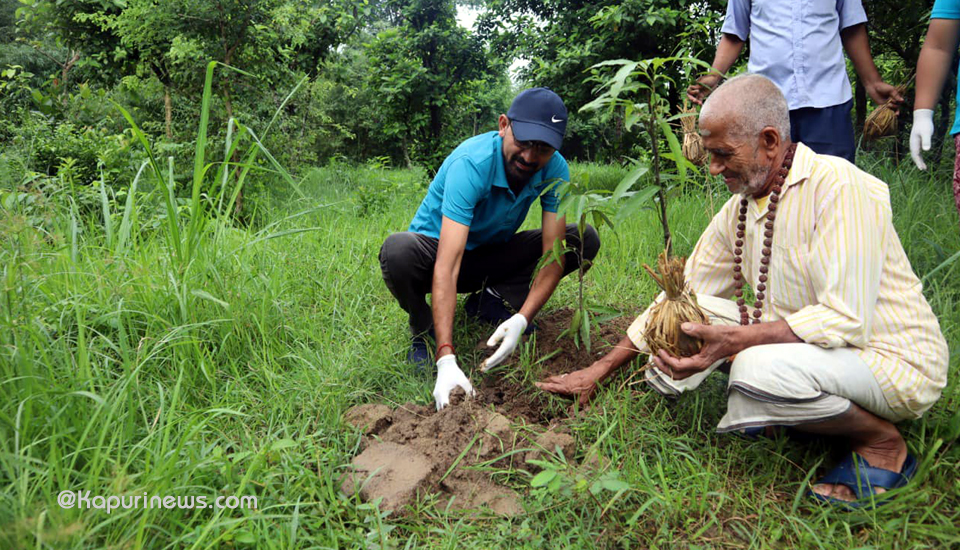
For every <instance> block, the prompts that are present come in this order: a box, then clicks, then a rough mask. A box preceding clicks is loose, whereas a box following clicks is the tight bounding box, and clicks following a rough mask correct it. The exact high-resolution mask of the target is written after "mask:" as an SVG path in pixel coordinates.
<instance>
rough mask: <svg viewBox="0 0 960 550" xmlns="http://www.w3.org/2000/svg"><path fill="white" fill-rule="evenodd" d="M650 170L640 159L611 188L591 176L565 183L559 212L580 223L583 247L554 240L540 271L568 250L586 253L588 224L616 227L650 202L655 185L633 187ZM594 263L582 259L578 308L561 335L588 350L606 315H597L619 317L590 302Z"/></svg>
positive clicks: (561, 193)
mask: <svg viewBox="0 0 960 550" xmlns="http://www.w3.org/2000/svg"><path fill="white" fill-rule="evenodd" d="M648 171H649V168H648V167H647V166H646V165H645V164H641V163H639V162H638V163H636V164H635V167H634V168H633V170H631V171H630V173H628V174H627V175H626V176H625V177H624V178H623V180H621V181H620V183H619V184H618V185H617V188H616V189H615V190H614V191H612V192H610V191H607V190H592V189H591V188H590V185H589V183H590V181H589V177H588V176H585V177H583V178H577V179H574V178H571V180H570V181H568V182H563V183H561V184H560V185H559V186H558V188H557V192H558V194H559V195H560V196H561V197H562V199H561V200H560V206H559V208H558V209H557V215H559V216H566V217H567V218H568V219H570V220H574V221H575V223H576V224H577V230H578V233H579V236H580V239H579V241H580V248H579V250H576V249H574V248H572V247H569V246H568V247H564V246H563V245H561V244H560V242H559V241H557V242H556V243H554V247H553V250H551V251H548V252H547V253H546V254H545V255H544V257H543V258H541V259H540V265H539V266H538V268H537V271H539V269H540V268H541V267H543V266H544V265H547V264H548V263H550V262H552V261H556V262H558V263H559V261H560V258H561V257H562V256H563V255H564V254H565V253H566V252H571V251H572V252H576V253H577V255H578V256H579V257H580V258H583V257H584V250H583V246H584V245H583V243H584V233H585V232H586V229H587V224H588V223H590V222H593V225H594V227H595V228H596V229H597V231H599V230H600V228H601V227H602V226H604V225H606V226H607V227H609V228H610V229H611V230H613V231H616V226H617V223H618V222H619V220H622V219H623V218H624V217H626V216H629V215H632V213H633V212H634V210H635V209H636V208H639V207H641V206H643V205H644V204H646V203H647V202H648V201H649V200H650V197H651V196H652V195H653V193H655V192H656V189H655V188H652V187H649V188H647V189H644V190H643V191H640V192H636V191H631V188H632V187H633V186H634V185H635V184H636V183H637V182H638V181H640V179H641V178H642V177H643V176H644V174H646V173H647V172H648ZM589 267H590V265H589V264H588V262H587V261H581V262H580V269H579V270H578V272H577V284H578V287H577V309H576V310H575V311H574V313H573V318H572V319H571V321H570V326H569V327H567V329H566V330H564V331H563V332H562V333H561V334H560V336H561V337H564V336H569V337H572V338H573V341H574V343H575V344H576V345H577V347H579V346H580V343H581V342H582V343H583V345H584V347H586V349H587V351H590V326H591V324H592V323H593V322H596V321H602V320H603V319H599V318H598V319H593V317H594V316H597V315H600V316H604V317H606V318H607V319H609V318H612V317H615V316H616V315H617V314H618V313H617V312H616V311H615V310H612V309H610V308H606V307H602V306H600V305H598V304H590V303H589V302H588V301H587V299H586V297H585V296H584V293H583V286H584V275H585V274H586V272H587V269H588V268H589Z"/></svg>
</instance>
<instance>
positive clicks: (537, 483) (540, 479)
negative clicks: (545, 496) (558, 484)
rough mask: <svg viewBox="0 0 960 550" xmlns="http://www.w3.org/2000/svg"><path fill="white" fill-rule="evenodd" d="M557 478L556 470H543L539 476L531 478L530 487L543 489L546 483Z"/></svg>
mask: <svg viewBox="0 0 960 550" xmlns="http://www.w3.org/2000/svg"><path fill="white" fill-rule="evenodd" d="M555 477H557V471H556V470H543V471H542V472H540V473H539V474H537V475H535V476H533V479H531V480H530V486H531V487H543V486H544V485H546V484H547V483H550V482H551V481H553V479H554V478H555Z"/></svg>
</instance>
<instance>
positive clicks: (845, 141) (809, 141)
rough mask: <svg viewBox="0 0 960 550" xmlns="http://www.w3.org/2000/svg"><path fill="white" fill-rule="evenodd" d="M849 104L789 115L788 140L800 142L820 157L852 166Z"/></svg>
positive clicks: (804, 108)
mask: <svg viewBox="0 0 960 550" xmlns="http://www.w3.org/2000/svg"><path fill="white" fill-rule="evenodd" d="M852 110H853V100H852V99H851V100H849V101H846V102H844V103H841V104H840V105H834V106H832V107H802V108H800V109H793V110H792V111H790V140H791V141H794V142H797V141H799V142H801V143H803V144H804V145H806V146H807V147H809V148H811V149H813V151H814V152H815V153H817V154H820V155H833V156H835V157H841V158H845V159H847V160H849V161H850V162H854V161H855V159H856V155H857V147H856V143H855V142H854V139H853V119H851V118H850V112H851V111H852Z"/></svg>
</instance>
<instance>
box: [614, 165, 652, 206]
mask: <svg viewBox="0 0 960 550" xmlns="http://www.w3.org/2000/svg"><path fill="white" fill-rule="evenodd" d="M649 171H650V167H649V166H648V165H646V164H640V165H638V166H637V167H636V168H634V169H633V170H631V171H630V173H629V174H627V175H626V176H624V177H623V179H622V180H620V183H618V184H617V188H616V189H614V190H613V197H611V198H612V199H613V200H614V201H618V200H620V199H621V198H623V195H624V193H626V192H627V191H629V190H630V188H631V187H633V185H634V184H635V183H637V181H639V180H640V178H642V177H643V175H644V174H646V173H647V172H649Z"/></svg>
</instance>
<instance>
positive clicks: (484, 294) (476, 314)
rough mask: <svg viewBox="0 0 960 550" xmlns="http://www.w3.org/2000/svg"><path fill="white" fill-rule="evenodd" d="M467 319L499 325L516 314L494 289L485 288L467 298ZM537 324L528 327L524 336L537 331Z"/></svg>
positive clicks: (464, 307) (465, 310) (465, 306)
mask: <svg viewBox="0 0 960 550" xmlns="http://www.w3.org/2000/svg"><path fill="white" fill-rule="evenodd" d="M463 309H464V312H465V313H466V314H467V317H472V318H474V319H476V320H478V321H480V322H482V323H489V324H491V325H499V324H500V323H502V322H504V321H506V320H507V319H509V318H511V317H513V315H514V312H512V311H510V308H509V307H507V303H506V302H505V301H504V300H503V298H501V297H500V295H499V294H497V293H496V291H494V290H493V289H490V288H485V289H483V290H481V291H480V292H474V293H473V294H471V295H470V296H469V297H468V298H467V302H466V303H465V304H464V305H463ZM537 328H538V327H537V325H536V323H530V324H529V325H527V330H525V331H524V332H523V333H524V334H531V333H533V332H535V331H536V330H537Z"/></svg>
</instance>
